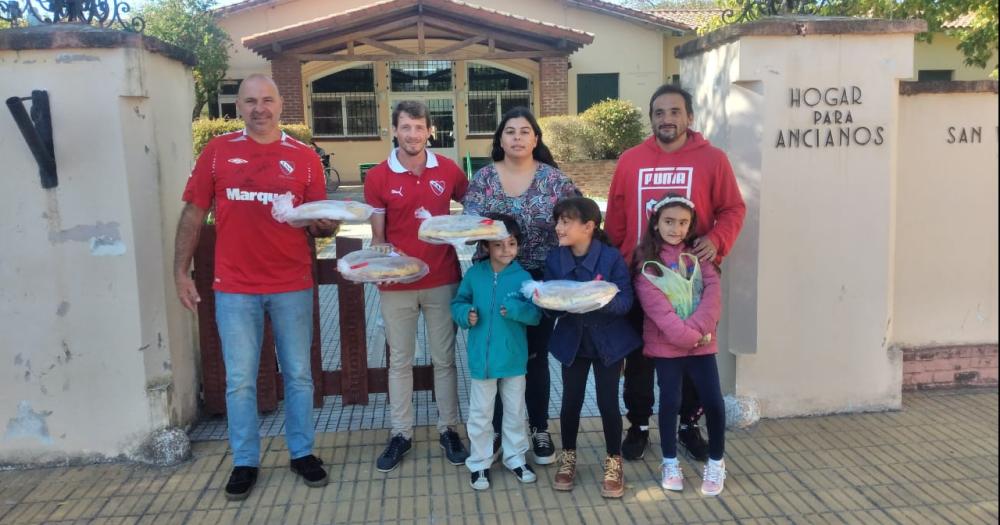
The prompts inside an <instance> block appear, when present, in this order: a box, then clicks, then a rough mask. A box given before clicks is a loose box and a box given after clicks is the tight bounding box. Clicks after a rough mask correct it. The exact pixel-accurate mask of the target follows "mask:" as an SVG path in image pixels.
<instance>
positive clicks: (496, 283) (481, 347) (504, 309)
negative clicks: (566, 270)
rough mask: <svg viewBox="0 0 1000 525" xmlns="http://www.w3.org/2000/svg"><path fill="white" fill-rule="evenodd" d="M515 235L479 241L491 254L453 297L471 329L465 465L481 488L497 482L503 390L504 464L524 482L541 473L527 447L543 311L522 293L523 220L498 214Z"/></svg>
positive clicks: (455, 313)
mask: <svg viewBox="0 0 1000 525" xmlns="http://www.w3.org/2000/svg"><path fill="white" fill-rule="evenodd" d="M492 218H493V219H494V220H502V221H503V222H504V225H505V226H506V227H507V232H508V233H510V234H511V235H510V237H508V238H506V239H503V240H500V241H480V251H481V252H482V251H485V252H487V254H488V255H489V257H488V258H487V259H483V260H480V261H478V262H476V263H475V264H474V265H473V266H472V267H471V268H469V270H468V271H467V272H466V273H465V277H464V278H463V279H462V284H460V285H459V287H458V293H457V294H456V295H455V298H454V299H453V300H452V301H451V315H452V317H454V319H455V322H456V323H458V325H459V326H460V327H462V328H464V329H467V330H468V339H467V343H466V347H467V348H468V352H469V375H471V376H472V381H471V385H470V388H469V420H468V423H467V424H466V428H467V430H468V433H469V442H470V445H471V447H470V448H471V450H470V454H469V458H468V459H467V460H466V462H465V464H466V466H467V467H469V470H470V471H471V481H470V484H471V485H472V488H474V489H476V490H485V489H487V488H489V486H490V465H492V464H493V462H494V461H496V459H497V456H498V455H499V452H500V451H499V450H494V449H493V448H494V447H493V424H492V421H493V407H494V399H495V398H496V396H497V392H498V391H499V393H500V398H501V400H502V401H503V411H504V415H503V432H502V444H501V449H502V451H503V463H504V466H506V467H507V469H509V470H510V471H511V472H512V473H513V474H514V476H515V477H517V479H518V481H521V482H523V483H531V482H533V481H535V479H536V477H535V473H534V471H533V470H532V469H531V467H530V466H528V464H527V462H526V461H525V454H527V452H528V426H527V417H528V411H527V408H526V405H525V401H524V389H525V379H524V375H525V373H526V371H527V364H528V339H527V329H526V327H527V326H528V325H537V324H538V322H539V320H540V319H541V316H542V313H541V310H539V308H538V307H537V306H535V305H534V304H532V303H531V302H530V301H529V300H527V299H525V298H524V296H523V295H521V285H522V284H523V283H524V281H530V280H531V275H530V274H529V273H528V272H527V271H526V270H525V269H524V268H522V267H521V265H520V264H518V262H517V261H516V260H515V259H516V258H517V249H518V244H519V242H520V238H521V232H520V229H519V228H518V226H517V222H516V221H515V220H514V219H513V218H512V217H510V216H507V215H497V216H494V217H492Z"/></svg>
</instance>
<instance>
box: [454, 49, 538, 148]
mask: <svg viewBox="0 0 1000 525" xmlns="http://www.w3.org/2000/svg"><path fill="white" fill-rule="evenodd" d="M473 65H477V66H487V67H492V68H494V69H499V70H502V71H506V72H508V73H510V74H512V75H517V76H519V77H521V78H523V79H525V80H527V81H528V89H523V90H521V89H519V90H511V91H499V92H493V91H472V86H471V85H470V82H469V78H470V76H469V69H471V68H472V66H473ZM474 93H495V95H494V96H495V97H496V108H497V115H496V118H497V120H496V121H497V122H500V118H501V117H503V109H502V106H501V104H500V99H501V94H502V93H510V94H517V95H525V96H526V97H527V98H528V109H532V108H533V107H534V105H535V101H534V99H533V97H532V93H533V86H532V82H531V76H530V75H528V74H526V73H524V72H522V71H518V70H516V69H513V68H510V67H504V66H503V65H502V64H496V63H493V62H487V61H484V60H469V61H467V62H466V63H465V109H466V111H465V129H466V131H467V132H468V135H470V136H474V137H487V136H492V135H493V133H495V132H496V129H492V130H489V131H473V130H472V112H471V111H470V110H469V108H470V104H469V102H470V100H471V99H472V98H480V97H478V96H476V97H474V96H473V94H474Z"/></svg>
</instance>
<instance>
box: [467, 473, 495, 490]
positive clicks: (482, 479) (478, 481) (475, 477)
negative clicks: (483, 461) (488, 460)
mask: <svg viewBox="0 0 1000 525" xmlns="http://www.w3.org/2000/svg"><path fill="white" fill-rule="evenodd" d="M469 485H472V488H474V489H476V490H486V489H488V488H490V469H488V468H486V469H483V470H480V471H478V472H473V473H472V478H471V479H470V480H469Z"/></svg>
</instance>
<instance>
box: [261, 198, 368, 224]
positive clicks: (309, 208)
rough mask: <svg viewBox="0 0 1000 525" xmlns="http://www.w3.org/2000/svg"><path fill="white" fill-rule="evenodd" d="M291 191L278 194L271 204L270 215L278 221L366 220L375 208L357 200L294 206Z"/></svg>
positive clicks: (289, 222)
mask: <svg viewBox="0 0 1000 525" xmlns="http://www.w3.org/2000/svg"><path fill="white" fill-rule="evenodd" d="M293 199H294V197H293V195H292V194H291V192H289V193H285V194H284V195H279V196H277V197H276V198H275V199H274V203H273V204H272V205H271V216H272V217H274V220H276V221H278V222H287V223H288V224H290V225H292V226H303V225H304V224H305V223H306V222H308V221H311V220H315V219H330V220H335V221H346V222H363V221H367V220H368V217H370V216H371V214H372V212H373V211H374V210H375V208H372V207H371V206H369V205H367V204H365V203H363V202H357V201H334V200H325V201H312V202H307V203H305V204H302V205H300V206H295V205H294V203H293Z"/></svg>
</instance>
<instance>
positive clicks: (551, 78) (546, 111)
mask: <svg viewBox="0 0 1000 525" xmlns="http://www.w3.org/2000/svg"><path fill="white" fill-rule="evenodd" d="M539 80H540V82H541V86H540V91H541V93H540V94H541V98H542V100H541V106H542V107H541V108H540V110H539V112H538V116H539V117H550V116H553V115H566V114H568V113H569V59H568V58H567V57H543V58H542V63H541V65H540V66H539Z"/></svg>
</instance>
